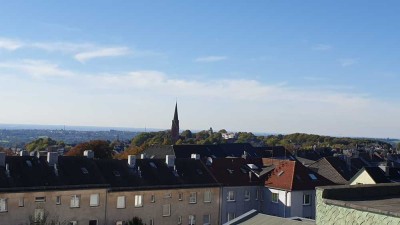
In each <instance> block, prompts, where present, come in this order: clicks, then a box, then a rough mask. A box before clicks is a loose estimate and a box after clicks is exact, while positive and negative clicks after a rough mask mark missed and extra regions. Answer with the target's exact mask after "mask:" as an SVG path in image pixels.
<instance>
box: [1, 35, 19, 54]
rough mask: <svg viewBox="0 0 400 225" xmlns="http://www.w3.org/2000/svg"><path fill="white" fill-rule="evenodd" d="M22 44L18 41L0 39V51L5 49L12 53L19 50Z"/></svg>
mask: <svg viewBox="0 0 400 225" xmlns="http://www.w3.org/2000/svg"><path fill="white" fill-rule="evenodd" d="M23 45H24V44H23V43H22V42H20V41H18V40H14V39H8V38H0V49H5V50H8V51H14V50H17V49H19V48H21V47H22V46H23Z"/></svg>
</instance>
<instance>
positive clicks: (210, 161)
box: [206, 157, 213, 166]
mask: <svg viewBox="0 0 400 225" xmlns="http://www.w3.org/2000/svg"><path fill="white" fill-rule="evenodd" d="M212 163H213V159H212V158H211V157H207V161H206V165H207V166H211V165H212Z"/></svg>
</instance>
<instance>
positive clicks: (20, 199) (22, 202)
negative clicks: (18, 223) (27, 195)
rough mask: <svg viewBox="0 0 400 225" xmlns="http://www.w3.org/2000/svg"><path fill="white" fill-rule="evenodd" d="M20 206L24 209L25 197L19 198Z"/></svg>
mask: <svg viewBox="0 0 400 225" xmlns="http://www.w3.org/2000/svg"><path fill="white" fill-rule="evenodd" d="M18 206H19V207H24V198H23V197H21V198H19V200H18Z"/></svg>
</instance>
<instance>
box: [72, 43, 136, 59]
mask: <svg viewBox="0 0 400 225" xmlns="http://www.w3.org/2000/svg"><path fill="white" fill-rule="evenodd" d="M129 53H130V51H129V49H128V48H126V47H117V48H102V49H97V50H93V51H87V52H80V53H78V54H76V55H75V56H74V57H75V59H76V60H78V61H79V62H82V63H84V62H86V61H88V60H91V59H94V58H101V57H112V56H122V55H127V54H129Z"/></svg>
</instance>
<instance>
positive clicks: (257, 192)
mask: <svg viewBox="0 0 400 225" xmlns="http://www.w3.org/2000/svg"><path fill="white" fill-rule="evenodd" d="M259 195H260V190H258V189H257V190H256V200H258V196H259Z"/></svg>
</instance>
